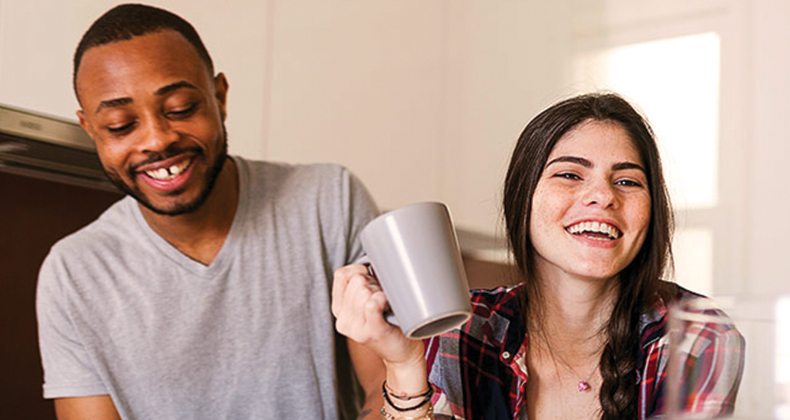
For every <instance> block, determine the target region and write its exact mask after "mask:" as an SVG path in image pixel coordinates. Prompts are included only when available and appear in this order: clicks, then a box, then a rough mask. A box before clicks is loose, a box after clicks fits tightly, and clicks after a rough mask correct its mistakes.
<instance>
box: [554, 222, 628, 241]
mask: <svg viewBox="0 0 790 420" xmlns="http://www.w3.org/2000/svg"><path fill="white" fill-rule="evenodd" d="M567 230H568V232H570V233H571V234H574V235H581V234H583V233H585V232H588V233H599V234H603V235H606V236H608V237H609V238H608V239H609V240H612V239H617V238H619V237H620V231H619V230H618V229H617V228H616V227H614V226H611V225H609V224H606V223H600V222H582V223H578V224H575V225H573V226H569V227H568V229H567ZM592 238H593V239H601V240H607V238H595V237H592Z"/></svg>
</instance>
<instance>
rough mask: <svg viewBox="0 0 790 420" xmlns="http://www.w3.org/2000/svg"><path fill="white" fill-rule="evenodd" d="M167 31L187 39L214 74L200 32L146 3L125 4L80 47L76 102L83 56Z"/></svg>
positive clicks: (98, 23) (99, 22)
mask: <svg viewBox="0 0 790 420" xmlns="http://www.w3.org/2000/svg"><path fill="white" fill-rule="evenodd" d="M164 30H173V31H176V32H178V33H180V34H181V35H182V36H183V37H184V38H186V40H187V41H189V43H190V44H192V46H193V47H195V50H197V53H198V55H200V58H201V59H203V62H204V63H205V65H206V69H207V70H208V72H209V74H210V75H212V76H213V75H214V63H213V62H212V61H211V56H210V55H209V54H208V50H206V47H205V45H203V41H201V40H200V36H199V35H198V33H197V31H195V28H194V27H192V25H191V24H190V23H189V22H187V21H186V20H184V19H183V18H181V17H180V16H178V15H176V14H173V13H171V12H168V11H167V10H163V9H159V8H156V7H152V6H147V5H143V4H122V5H119V6H116V7H114V8H112V9H110V10H108V11H107V12H106V13H104V14H103V15H102V16H101V17H99V18H98V19H96V21H95V22H93V24H92V25H91V26H90V28H88V30H87V31H86V32H85V34H84V35H83V36H82V39H81V40H80V43H79V44H78V45H77V51H76V52H75V53H74V74H73V77H72V83H73V85H74V93H75V94H76V95H77V99H78V100H79V93H77V71H79V69H80V64H81V62H82V56H83V55H84V54H85V52H86V51H88V50H89V49H91V48H93V47H98V46H100V45H105V44H110V43H113V42H118V41H126V40H130V39H132V38H133V37H136V36H141V35H146V34H149V33H153V32H159V31H164Z"/></svg>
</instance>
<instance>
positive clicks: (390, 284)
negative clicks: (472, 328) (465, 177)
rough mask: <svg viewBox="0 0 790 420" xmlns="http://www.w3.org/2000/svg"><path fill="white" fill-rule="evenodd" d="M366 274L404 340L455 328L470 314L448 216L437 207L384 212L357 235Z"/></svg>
mask: <svg viewBox="0 0 790 420" xmlns="http://www.w3.org/2000/svg"><path fill="white" fill-rule="evenodd" d="M361 240H362V246H363V248H364V249H365V252H366V253H367V256H368V259H369V261H370V264H371V265H372V273H373V274H374V275H375V276H376V278H377V279H378V281H379V284H380V285H381V287H382V289H383V290H384V294H385V295H386V296H387V300H389V304H390V307H391V309H392V312H393V315H394V316H388V317H387V320H388V321H390V322H392V323H393V324H395V325H399V326H400V328H401V330H402V331H403V333H404V334H405V335H406V336H407V337H409V338H415V339H416V338H424V337H430V336H434V335H437V334H441V333H443V332H446V331H449V330H451V329H453V328H456V327H458V326H460V325H461V324H463V323H464V322H466V321H467V320H468V319H469V317H470V316H471V313H472V307H471V304H470V301H469V286H468V283H467V280H466V272H465V271H464V265H463V260H462V259H461V253H460V250H459V246H458V239H457V237H456V233H455V228H454V227H453V222H452V219H451V217H450V212H449V210H448V209H447V206H445V205H444V204H442V203H437V202H425V203H416V204H411V205H408V206H405V207H401V208H398V209H396V210H392V211H389V212H386V213H384V214H382V215H380V216H379V217H377V218H376V219H374V220H373V221H371V222H370V223H369V224H368V225H367V226H365V228H364V229H363V230H362V233H361Z"/></svg>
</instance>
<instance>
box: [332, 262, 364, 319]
mask: <svg viewBox="0 0 790 420" xmlns="http://www.w3.org/2000/svg"><path fill="white" fill-rule="evenodd" d="M363 273H367V267H365V266H364V265H362V264H351V265H347V266H345V267H341V268H339V269H337V270H335V275H334V278H333V279H332V314H333V315H334V316H335V318H337V316H338V314H339V313H340V310H341V308H342V307H343V304H344V298H345V293H346V289H347V288H348V283H349V281H350V280H351V279H352V278H353V276H354V275H357V274H363Z"/></svg>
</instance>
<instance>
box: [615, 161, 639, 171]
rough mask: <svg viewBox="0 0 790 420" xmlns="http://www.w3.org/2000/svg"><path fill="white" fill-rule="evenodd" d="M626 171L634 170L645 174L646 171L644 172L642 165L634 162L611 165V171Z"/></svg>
mask: <svg viewBox="0 0 790 420" xmlns="http://www.w3.org/2000/svg"><path fill="white" fill-rule="evenodd" d="M627 169H636V170H639V171H642V172H643V173H647V171H646V170H645V168H643V167H642V165H640V164H638V163H634V162H620V163H615V164H614V165H612V170H613V171H624V170H627Z"/></svg>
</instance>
